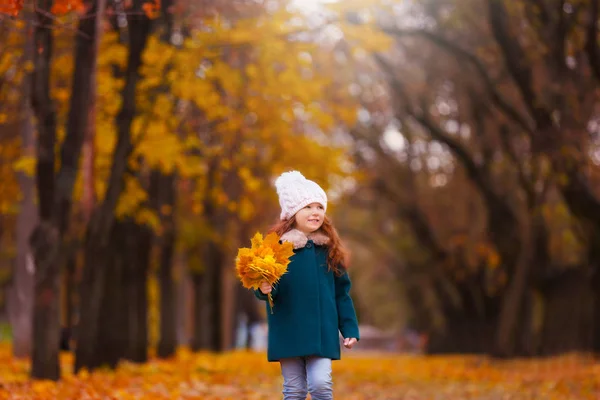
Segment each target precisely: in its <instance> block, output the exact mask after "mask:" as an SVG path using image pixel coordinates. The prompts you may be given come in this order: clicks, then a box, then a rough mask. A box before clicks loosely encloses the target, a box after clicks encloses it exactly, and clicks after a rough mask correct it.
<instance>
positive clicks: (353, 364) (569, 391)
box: [0, 345, 600, 400]
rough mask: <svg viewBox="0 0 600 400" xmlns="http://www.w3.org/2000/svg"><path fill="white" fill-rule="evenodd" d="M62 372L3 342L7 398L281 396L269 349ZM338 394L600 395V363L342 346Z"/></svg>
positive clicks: (359, 398)
mask: <svg viewBox="0 0 600 400" xmlns="http://www.w3.org/2000/svg"><path fill="white" fill-rule="evenodd" d="M61 364H62V367H63V379H62V380H61V381H59V382H51V381H31V380H29V378H28V375H27V374H28V371H29V362H28V361H26V360H16V359H14V358H13V357H12V355H11V349H10V346H9V345H0V400H4V399H61V400H67V399H77V400H84V399H120V400H133V399H149V400H155V399H182V400H183V399H207V400H208V399H210V400H217V399H219V400H225V399H232V400H233V399H235V400H241V399H250V400H251V399H265V398H268V399H277V398H281V394H280V392H281V377H280V372H279V365H278V364H277V363H269V362H267V361H266V356H265V354H263V353H256V352H246V351H234V352H228V353H225V354H212V353H206V352H201V353H192V352H190V351H189V350H187V349H183V348H182V349H180V350H179V351H178V353H177V356H176V357H174V358H173V359H171V360H157V359H152V360H151V361H150V362H148V363H147V364H143V365H138V364H132V363H127V362H125V363H122V364H121V365H120V367H119V368H118V369H117V370H116V371H108V370H100V371H96V372H93V373H87V372H85V371H82V372H80V373H79V374H77V375H74V374H73V373H72V366H73V357H72V355H71V354H67V353H65V354H61ZM333 378H334V391H335V397H336V398H337V399H342V400H384V399H385V400H394V399H398V400H401V399H404V400H425V399H427V400H434V399H448V400H452V399H482V400H496V399H497V400H513V399H514V400H517V399H519V400H520V399H523V400H524V399H536V400H541V399H577V400H582V399H598V398H600V363H597V362H594V361H593V360H591V359H590V358H588V357H584V356H579V355H567V356H561V357H553V358H547V359H534V360H511V361H493V360H490V359H488V358H485V357H478V356H444V357H423V356H410V355H395V354H386V353H367V352H359V351H355V352H344V354H343V359H342V361H336V362H334V372H333Z"/></svg>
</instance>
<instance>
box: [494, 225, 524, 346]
mask: <svg viewBox="0 0 600 400" xmlns="http://www.w3.org/2000/svg"><path fill="white" fill-rule="evenodd" d="M523 237H524V235H523ZM532 247H533V246H532V244H527V243H523V244H522V246H521V251H520V254H519V259H518V260H517V262H516V265H515V268H514V275H513V277H512V279H510V280H509V283H508V288H507V289H506V291H505V292H504V295H503V296H502V308H501V310H500V316H499V319H498V332H497V335H496V342H495V346H494V355H496V356H498V357H512V356H514V355H515V352H516V349H517V343H518V339H517V337H518V336H517V335H518V333H517V332H518V329H517V328H518V327H519V323H520V322H522V318H523V301H524V298H525V292H526V290H527V287H528V283H529V276H530V269H531V264H532V261H533V260H532V257H531V256H532V251H531V249H532Z"/></svg>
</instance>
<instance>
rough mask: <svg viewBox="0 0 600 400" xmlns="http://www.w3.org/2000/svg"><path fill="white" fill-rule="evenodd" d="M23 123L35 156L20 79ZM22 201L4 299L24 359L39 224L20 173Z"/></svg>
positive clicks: (16, 351) (31, 188) (28, 151)
mask: <svg viewBox="0 0 600 400" xmlns="http://www.w3.org/2000/svg"><path fill="white" fill-rule="evenodd" d="M27 37H28V39H27V41H26V44H25V49H24V51H25V56H26V58H27V59H31V57H33V49H34V46H33V45H34V43H33V40H32V36H31V35H30V34H29V33H27ZM22 86H23V87H22V94H23V102H22V107H23V115H24V116H23V120H22V122H21V141H22V142H21V143H22V146H23V153H24V154H25V155H27V156H34V155H35V146H36V137H35V131H34V126H33V120H32V119H33V113H32V109H31V97H30V96H31V81H30V80H29V79H24V80H23V85H22ZM18 181H19V187H20V190H21V195H22V198H21V201H20V204H19V216H18V217H17V259H16V264H15V268H14V270H13V274H12V275H13V279H12V285H11V287H10V289H9V292H8V296H7V306H8V314H9V318H10V324H11V327H12V330H13V341H12V346H13V355H14V356H15V357H17V358H25V357H29V356H30V355H31V345H32V343H31V335H32V330H33V329H32V322H33V293H34V292H33V283H34V269H35V267H34V260H33V254H32V252H31V247H30V244H29V238H30V237H31V234H32V233H33V229H34V228H35V226H36V225H37V223H38V220H39V218H38V210H37V208H36V205H35V201H34V197H35V179H34V178H32V177H30V176H28V175H27V174H25V173H23V172H19V173H18Z"/></svg>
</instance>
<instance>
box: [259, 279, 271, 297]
mask: <svg viewBox="0 0 600 400" xmlns="http://www.w3.org/2000/svg"><path fill="white" fill-rule="evenodd" d="M259 289H260V291H261V292H262V294H269V293H271V290H273V286H271V285H270V284H269V283H268V282H266V281H262V282H261V284H260V287H259Z"/></svg>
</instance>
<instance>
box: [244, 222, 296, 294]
mask: <svg viewBox="0 0 600 400" xmlns="http://www.w3.org/2000/svg"><path fill="white" fill-rule="evenodd" d="M251 242H252V247H251V248H247V247H243V248H241V249H239V250H238V255H237V258H236V260H235V268H236V272H237V276H238V278H240V280H241V281H242V285H243V286H244V287H245V288H247V289H258V287H259V286H260V283H261V281H263V280H265V281H267V282H269V283H270V284H273V283H276V282H277V281H278V280H279V278H281V276H282V275H283V274H284V273H285V272H286V271H287V266H288V264H289V262H290V260H289V258H290V257H291V256H292V255H294V251H293V247H292V244H291V243H288V242H285V243H283V244H280V243H279V237H278V236H277V234H275V233H270V234H268V235H267V236H266V237H265V238H264V240H263V236H262V235H261V234H260V233H256V234H255V235H254V237H253V238H252V240H251Z"/></svg>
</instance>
